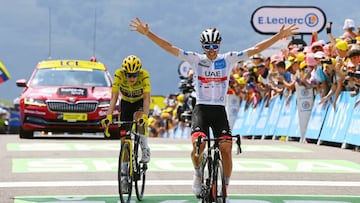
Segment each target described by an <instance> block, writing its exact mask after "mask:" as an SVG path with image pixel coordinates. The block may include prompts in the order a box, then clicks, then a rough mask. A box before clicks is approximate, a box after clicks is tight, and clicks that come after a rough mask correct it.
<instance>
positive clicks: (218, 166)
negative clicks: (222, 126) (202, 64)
mask: <svg viewBox="0 0 360 203" xmlns="http://www.w3.org/2000/svg"><path fill="white" fill-rule="evenodd" d="M235 137H236V138H237V139H236V144H237V146H238V148H237V154H240V153H241V152H242V151H241V139H240V135H234V136H228V137H223V138H221V137H220V138H203V137H201V136H199V137H198V139H197V141H196V154H195V156H199V154H200V145H201V143H202V142H204V141H205V142H207V145H206V147H207V151H206V153H205V152H204V153H202V161H201V165H200V167H201V184H202V186H201V192H200V195H199V196H198V198H199V199H201V202H203V203H211V202H218V203H225V201H226V186H225V176H224V167H223V162H222V157H221V151H220V148H219V141H226V140H232V138H235Z"/></svg>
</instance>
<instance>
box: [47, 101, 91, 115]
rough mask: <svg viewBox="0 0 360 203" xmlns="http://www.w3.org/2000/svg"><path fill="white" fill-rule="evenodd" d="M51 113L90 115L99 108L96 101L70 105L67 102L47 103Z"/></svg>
mask: <svg viewBox="0 0 360 203" xmlns="http://www.w3.org/2000/svg"><path fill="white" fill-rule="evenodd" d="M46 103H47V105H48V107H49V109H50V111H53V112H70V113H90V112H94V111H95V110H96V108H97V105H98V102H96V101H81V102H76V103H69V102H66V101H47V102H46Z"/></svg>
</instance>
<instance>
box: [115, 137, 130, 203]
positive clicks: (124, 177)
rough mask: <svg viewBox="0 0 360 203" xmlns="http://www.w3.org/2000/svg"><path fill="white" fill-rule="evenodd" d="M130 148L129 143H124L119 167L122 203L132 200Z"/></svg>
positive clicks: (119, 186)
mask: <svg viewBox="0 0 360 203" xmlns="http://www.w3.org/2000/svg"><path fill="white" fill-rule="evenodd" d="M129 159H130V146H129V143H126V142H124V143H122V144H121V149H120V155H119V165H118V189H119V196H120V202H121V203H124V202H126V203H128V202H130V199H131V192H132V176H131V175H130V172H131V170H132V168H131V166H130V164H129V163H130V162H129Z"/></svg>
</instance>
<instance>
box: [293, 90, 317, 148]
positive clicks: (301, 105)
mask: <svg viewBox="0 0 360 203" xmlns="http://www.w3.org/2000/svg"><path fill="white" fill-rule="evenodd" d="M295 88H296V101H297V103H298V105H297V107H298V111H299V124H300V132H301V141H304V139H305V132H306V128H307V125H308V121H309V118H310V114H311V110H312V107H313V103H314V92H313V89H312V88H306V87H305V86H302V85H298V84H296V85H295Z"/></svg>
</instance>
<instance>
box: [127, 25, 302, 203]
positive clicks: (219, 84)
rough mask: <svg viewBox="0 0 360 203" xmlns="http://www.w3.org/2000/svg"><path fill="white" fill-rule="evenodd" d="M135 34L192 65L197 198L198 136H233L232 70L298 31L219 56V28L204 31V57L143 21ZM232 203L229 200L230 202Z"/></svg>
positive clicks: (227, 164)
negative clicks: (228, 103) (228, 106)
mask: <svg viewBox="0 0 360 203" xmlns="http://www.w3.org/2000/svg"><path fill="white" fill-rule="evenodd" d="M130 27H131V31H137V32H139V33H140V34H143V35H144V36H147V37H148V38H149V39H150V40H152V41H153V42H154V43H155V44H157V45H158V46H159V47H161V48H163V49H164V50H165V51H167V52H169V53H171V54H173V55H174V56H176V57H178V58H180V59H182V60H184V61H187V62H189V63H190V64H191V66H192V69H193V71H194V75H193V81H194V86H195V93H196V105H195V108H194V110H193V116H192V124H191V127H192V129H191V131H192V132H191V133H192V145H193V150H192V152H191V159H192V162H193V165H194V168H195V174H194V183H193V192H194V194H195V195H196V196H198V195H199V193H200V192H201V183H200V176H201V174H200V173H201V172H200V163H201V156H198V157H196V156H195V149H196V146H195V142H196V139H197V137H198V136H207V135H209V128H211V129H212V131H213V134H214V137H227V136H230V135H231V130H230V127H229V122H228V120H227V116H226V111H225V96H226V92H227V88H228V85H229V79H230V73H231V69H232V67H234V65H235V64H236V63H237V62H238V61H241V60H244V58H247V57H250V56H252V55H255V54H257V53H260V52H261V51H263V50H265V49H266V48H268V47H270V46H271V45H272V44H274V43H275V42H277V41H278V40H280V39H282V38H285V37H288V36H290V35H293V34H296V33H295V31H296V30H297V29H298V28H297V27H296V25H295V24H293V25H290V26H288V27H286V28H285V26H284V25H282V26H281V28H280V31H279V32H278V33H277V34H275V35H273V36H272V37H270V38H268V39H266V40H264V41H262V42H260V43H258V44H256V45H255V46H254V47H251V48H249V49H246V50H243V51H231V52H227V53H225V54H219V49H220V43H221V35H220V33H219V31H218V30H217V29H216V28H209V29H206V30H204V31H203V32H202V33H201V35H200V42H201V45H202V49H203V51H204V54H200V53H196V52H191V51H184V50H183V49H180V48H178V47H176V46H174V45H172V44H171V43H170V42H168V41H166V40H165V39H163V38H161V37H159V36H157V35H156V34H154V33H153V32H152V31H150V29H149V25H148V24H144V23H142V21H141V20H140V18H136V19H133V20H131V22H130ZM204 148H205V143H203V145H202V146H201V147H200V153H202V152H203V151H204ZM231 148H232V142H231V141H224V142H222V143H220V150H221V154H222V158H223V162H224V174H225V179H226V180H225V181H226V185H227V186H228V184H229V181H230V176H231V173H232V154H231ZM227 201H228V199H227Z"/></svg>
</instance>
